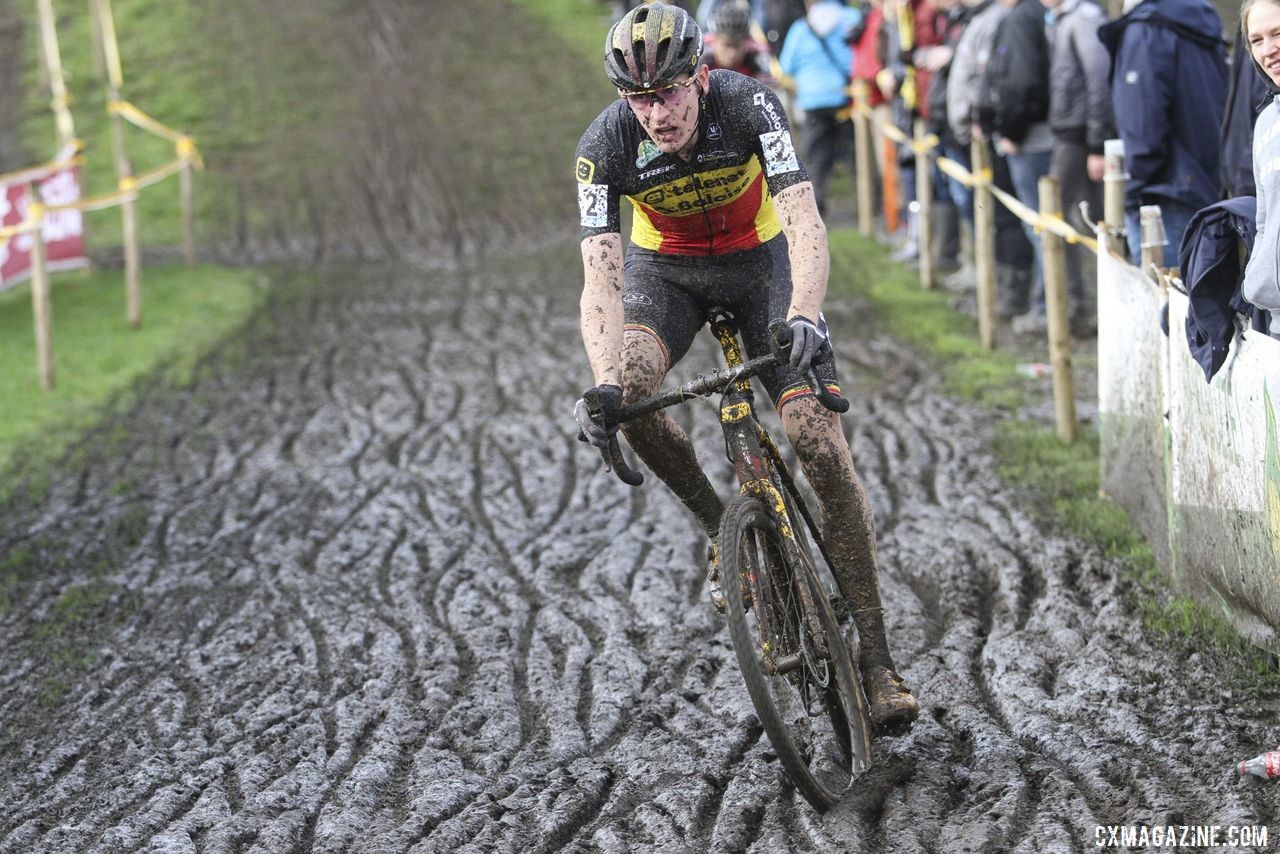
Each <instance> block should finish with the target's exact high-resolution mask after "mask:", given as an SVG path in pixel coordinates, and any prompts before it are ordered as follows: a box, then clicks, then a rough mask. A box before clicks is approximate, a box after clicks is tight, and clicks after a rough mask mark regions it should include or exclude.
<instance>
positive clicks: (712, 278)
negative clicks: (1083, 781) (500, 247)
mask: <svg viewBox="0 0 1280 854" xmlns="http://www.w3.org/2000/svg"><path fill="white" fill-rule="evenodd" d="M702 44H703V40H702V33H701V31H700V30H699V28H698V25H697V24H696V23H695V22H694V20H693V19H692V18H691V17H690V16H689V15H688V13H686V12H685V11H684V10H682V9H680V8H677V7H675V6H669V5H666V4H663V3H648V4H645V5H642V6H638V7H637V8H635V9H633V10H631V11H630V12H629V13H627V15H625V16H624V17H623V18H622V19H621V20H619V21H618V22H617V23H616V24H614V26H613V27H612V28H611V29H610V30H609V34H608V36H607V37H606V40H605V57H604V65H605V72H606V73H607V74H608V76H609V79H610V80H612V81H613V84H614V85H615V86H616V87H617V89H618V94H619V96H620V98H619V100H618V101H616V102H614V103H613V104H611V105H610V106H608V107H606V108H605V110H604V112H602V113H601V114H600V115H599V116H598V117H597V118H596V120H595V121H594V122H593V123H592V124H591V127H590V128H588V129H587V132H586V133H585V134H584V135H583V137H582V141H581V142H580V143H579V145H578V151H577V161H576V164H575V170H576V176H577V179H578V207H579V213H580V216H581V226H582V260H583V268H584V272H585V283H584V285H583V291H582V302H581V310H582V320H581V323H582V336H583V343H584V345H585V347H586V351H587V358H588V360H589V361H590V363H591V370H592V373H593V375H594V378H595V382H596V383H597V386H596V387H595V388H596V391H597V393H598V397H599V400H601V401H602V403H603V406H602V407H601V410H599V415H598V416H597V418H595V419H593V418H592V415H591V413H590V412H589V411H588V407H587V406H586V404H585V402H584V401H581V400H580V401H578V404H577V406H576V407H575V413H576V415H577V419H578V422H579V425H580V426H581V428H582V430H583V433H584V434H585V435H586V436H587V438H588V439H589V440H590V441H591V443H592V444H593V445H595V446H597V447H601V448H603V447H606V446H607V445H608V442H609V439H610V438H611V437H612V436H613V434H614V433H615V432H616V431H617V429H618V427H617V424H616V418H615V417H614V415H616V413H617V412H618V410H619V409H620V407H621V406H622V404H623V402H624V401H626V402H628V403H630V402H633V401H636V400H640V399H642V398H644V397H647V396H649V395H651V394H653V393H654V392H655V391H657V390H658V388H659V386H660V385H661V383H662V380H663V377H664V376H666V373H667V371H668V370H669V369H670V368H671V367H672V366H674V365H675V364H676V363H677V362H678V361H679V360H680V358H681V357H682V356H684V354H685V352H686V351H687V350H688V349H689V345H690V344H691V342H692V341H693V338H694V336H695V335H696V334H697V332H698V330H699V329H700V328H701V327H702V326H703V324H704V323H705V322H706V320H707V311H708V309H710V308H712V307H714V306H721V307H724V308H726V309H728V310H729V311H731V312H732V313H733V314H734V316H735V317H736V319H737V322H738V325H739V329H740V332H741V334H742V337H743V340H744V343H745V345H746V348H747V352H748V355H749V356H758V355H761V354H764V353H767V352H769V349H770V347H771V339H770V337H769V333H768V325H769V321H770V320H772V319H774V318H778V317H782V318H785V319H786V321H787V323H788V324H789V325H790V327H791V330H792V333H793V340H794V344H793V346H792V350H791V360H790V364H789V365H787V364H784V365H782V366H781V367H780V368H777V369H774V370H773V371H770V372H767V373H765V374H763V375H762V376H761V379H762V380H763V382H764V385H765V387H766V389H767V390H768V393H769V395H770V397H771V398H772V400H773V403H774V405H775V406H776V407H777V408H778V411H779V413H780V415H781V418H782V423H783V425H784V427H785V429H786V432H787V436H788V438H789V439H790V440H791V443H792V444H793V445H794V446H795V449H796V453H797V456H798V457H799V459H800V463H801V465H802V466H803V468H804V472H805V475H806V477H807V478H808V479H809V482H810V484H811V485H812V486H813V489H814V492H815V493H816V495H817V498H818V502H819V504H820V506H821V508H822V523H823V529H824V530H825V532H826V537H827V542H828V544H829V546H830V551H831V555H832V559H833V563H834V564H835V565H834V566H833V570H834V571H835V574H836V577H837V580H838V582H839V586H840V590H841V593H842V594H843V595H844V596H845V598H846V599H847V600H848V601H849V602H850V603H852V606H853V614H854V620H855V622H856V624H857V628H858V635H859V638H860V641H861V643H860V647H861V661H860V663H861V666H862V674H863V682H864V685H865V688H866V691H867V696H868V699H869V701H870V705H871V716H872V720H873V722H874V723H875V725H876V726H877V727H878V728H879V729H880V730H881V731H885V732H895V731H901V730H903V729H905V728H906V727H907V726H909V725H910V723H911V722H912V721H913V720H915V718H916V716H917V714H918V708H917V705H916V700H915V698H914V697H913V696H912V695H911V692H910V690H909V689H908V687H907V685H906V684H905V683H904V682H903V681H902V679H901V678H900V677H899V676H898V674H897V673H896V672H895V668H894V664H893V659H892V658H891V656H890V654H889V648H888V644H887V642H886V640H885V632H884V614H883V608H882V606H881V601H880V589H879V581H878V578H877V571H876V549H875V528H874V522H873V520H872V515H871V506H870V503H869V502H868V500H867V496H866V493H865V492H864V490H863V488H862V483H861V481H860V480H859V479H858V475H857V473H856V472H855V471H854V467H853V457H852V454H851V452H850V449H849V445H848V443H847V442H846V441H845V438H844V434H843V432H842V431H841V428H840V423H839V419H838V417H837V416H836V415H835V414H834V413H831V412H829V411H827V410H826V409H824V408H822V407H821V405H820V404H819V403H818V401H817V399H816V398H815V397H814V395H813V392H812V390H811V388H810V387H809V385H808V383H807V382H806V381H805V379H804V378H803V374H804V372H805V371H807V370H808V369H809V367H810V365H811V363H812V364H814V366H815V367H816V370H817V372H818V376H819V378H820V380H821V381H822V382H823V383H825V384H826V385H827V386H828V388H830V389H831V390H832V391H836V392H838V390H839V386H838V383H837V379H836V372H835V363H834V359H833V358H830V357H828V356H829V353H830V342H829V340H828V337H827V330H826V323H825V322H824V320H823V318H822V313H821V308H822V300H823V297H824V295H825V293H826V288H827V273H828V267H829V258H828V251H827V239H826V227H825V226H824V225H823V223H822V218H821V217H820V216H819V214H818V208H817V204H816V202H815V200H814V194H813V185H812V184H811V183H810V181H809V176H808V174H807V173H806V172H805V169H804V166H803V165H802V164H801V163H800V162H799V160H798V159H797V157H796V153H795V148H794V147H793V145H792V141H791V133H790V128H789V126H788V124H787V119H786V116H785V114H784V113H783V110H782V105H781V103H780V102H779V101H778V99H777V98H776V97H775V96H774V94H773V93H772V92H770V91H769V90H768V89H767V88H766V87H765V86H764V85H762V84H760V83H759V82H757V81H755V80H752V79H751V78H749V77H745V76H743V75H741V74H737V73H734V72H732V71H726V70H716V71H709V70H708V68H707V67H706V66H705V65H702V64H700V58H701V53H702ZM623 196H625V197H626V198H627V199H628V201H630V202H631V205H632V207H633V209H634V219H633V223H632V229H631V242H630V245H629V246H628V247H627V249H626V252H625V258H624V252H623V246H622V234H621V231H622V226H621V220H620V211H619V205H620V201H621V198H622V197H623ZM820 352H821V353H822V357H820V358H819V359H818V360H815V356H817V355H818V354H819V353H820ZM611 413H612V414H611ZM622 430H623V435H624V436H625V438H626V440H627V442H628V443H629V444H630V445H631V447H632V448H633V449H634V450H635V452H636V453H637V454H638V455H639V456H640V458H641V459H642V460H644V462H645V464H646V465H648V466H649V468H650V469H652V470H653V472H654V473H655V474H657V475H658V477H660V478H661V479H662V481H663V482H664V483H666V484H667V486H668V487H669V488H670V489H671V490H672V491H673V492H674V493H675V494H676V496H677V497H679V498H680V500H681V501H683V502H684V504H685V505H686V506H687V507H688V508H689V509H690V510H691V511H692V512H693V513H694V515H695V516H696V517H697V518H698V521H699V522H700V523H701V524H702V527H703V529H704V530H705V531H706V532H707V535H708V536H709V537H710V538H711V539H712V541H713V542H714V540H715V537H716V534H717V532H718V530H719V526H720V516H721V511H722V509H723V505H722V503H721V501H720V498H719V496H718V495H717V494H716V492H715V490H714V489H713V488H712V486H711V483H710V482H709V481H708V480H707V478H706V475H705V474H704V473H703V471H702V469H701V467H699V465H698V462H697V459H696V457H695V455H694V450H693V445H692V444H691V443H690V441H689V438H688V437H687V436H686V435H685V433H684V431H683V430H681V429H680V427H679V426H678V425H677V424H676V422H675V421H674V420H673V419H672V418H671V416H670V415H668V414H666V413H661V412H660V413H655V414H653V415H648V416H645V417H643V418H639V419H636V420H635V421H632V422H629V423H628V424H627V425H625V426H624V427H623V428H622ZM715 563H716V562H715V560H714V558H713V559H712V560H711V567H710V571H709V575H710V577H711V580H712V585H713V600H715V601H716V602H717V606H718V607H723V596H722V595H721V594H720V593H719V590H718V588H717V586H716V584H715V582H716V578H715V570H716V567H715ZM734 588H735V589H736V585H734Z"/></svg>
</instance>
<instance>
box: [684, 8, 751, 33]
mask: <svg viewBox="0 0 1280 854" xmlns="http://www.w3.org/2000/svg"><path fill="white" fill-rule="evenodd" d="M725 3H742V4H747V0H702V2H701V3H699V4H698V15H697V20H698V26H700V27H702V31H703V32H709V31H710V30H712V29H714V28H715V23H714V21H715V11H716V9H719V8H720V7H721V6H723V5H724V4H725ZM748 5H750V6H751V19H752V20H753V21H754V22H755V23H757V24H760V25H761V26H762V27H763V26H764V0H750V3H749V4H748Z"/></svg>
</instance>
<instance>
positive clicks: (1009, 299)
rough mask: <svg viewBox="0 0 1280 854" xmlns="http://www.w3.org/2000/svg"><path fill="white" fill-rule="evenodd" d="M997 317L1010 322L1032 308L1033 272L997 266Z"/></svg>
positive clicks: (1010, 266) (1006, 265) (1002, 265)
mask: <svg viewBox="0 0 1280 854" xmlns="http://www.w3.org/2000/svg"><path fill="white" fill-rule="evenodd" d="M996 294H997V297H996V316H997V317H999V318H1000V319H1001V320H1010V319H1012V318H1014V317H1017V316H1018V315H1021V314H1026V313H1027V311H1028V310H1029V309H1030V308H1031V270H1029V269H1026V268H1022V267H1014V266H1013V265H1011V264H997V265H996Z"/></svg>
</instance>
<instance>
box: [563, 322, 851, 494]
mask: <svg viewBox="0 0 1280 854" xmlns="http://www.w3.org/2000/svg"><path fill="white" fill-rule="evenodd" d="M769 333H770V335H772V336H773V339H774V342H775V343H776V344H777V347H776V348H775V349H774V350H773V352H771V353H767V354H765V355H763V356H757V357H756V358H754V359H750V360H748V361H746V362H743V363H742V364H741V365H737V366H736V367H732V368H720V369H719V370H716V371H712V372H711V373H709V374H700V375H698V376H697V377H695V378H694V379H692V380H689V381H688V382H686V383H684V384H683V385H681V386H680V387H679V388H677V389H674V390H672V391H668V392H664V393H662V394H657V395H654V396H653V397H649V398H646V399H644V400H641V401H639V402H637V403H633V404H630V405H628V406H624V407H622V409H621V410H619V412H618V417H617V423H618V424H624V423H626V422H627V421H630V420H632V419H633V418H639V417H640V416H642V415H649V414H650V413H653V412H657V411H658V410H660V409H666V408H667V407H669V406H676V405H677V404H680V403H683V402H684V401H686V400H688V399H689V398H692V397H706V396H708V395H712V394H718V393H720V392H723V391H724V390H725V389H727V388H728V387H729V386H731V385H733V384H734V383H736V382H738V381H740V380H744V379H748V378H750V377H753V376H755V375H756V374H759V373H760V372H761V371H765V370H768V369H769V368H774V367H777V366H778V365H781V364H784V363H785V362H786V361H787V359H788V357H789V355H790V352H791V327H790V326H788V325H787V323H786V322H785V321H782V320H775V321H773V322H772V323H770V324H769ZM831 356H832V352H831V345H830V343H828V344H825V345H824V348H823V349H822V350H819V351H818V354H817V356H815V357H814V360H815V362H817V363H821V362H823V361H825V360H826V359H829V358H831ZM804 378H805V380H806V381H807V382H808V383H809V387H810V388H811V389H813V393H814V396H815V397H817V398H818V402H819V403H821V404H822V405H823V406H824V407H826V408H827V409H829V410H831V411H832V412H835V413H837V414H843V413H845V412H848V411H849V401H848V399H847V398H844V397H841V396H840V395H839V394H836V393H835V392H832V391H829V390H828V389H827V387H826V386H825V385H824V384H823V383H822V381H821V380H820V379H819V378H818V373H817V371H816V370H815V369H814V366H813V365H810V366H809V370H808V371H806V372H805V374H804ZM582 400H583V402H584V403H586V405H587V411H588V412H589V413H591V416H592V417H593V418H596V417H598V416H599V415H600V414H601V413H602V411H603V410H602V407H601V404H600V400H599V395H598V394H597V392H596V390H595V389H588V390H587V391H585V392H584V393H583V395H582ZM605 457H606V459H605V463H606V465H607V466H608V467H609V469H610V470H612V471H613V472H614V474H616V475H617V476H618V479H619V480H621V481H622V482H623V483H625V484H627V485H628V486H639V485H640V484H642V483H644V475H643V474H642V473H640V472H638V471H636V470H635V469H633V468H631V466H630V465H628V464H627V461H626V459H625V458H624V457H623V455H622V448H621V446H620V445H619V444H618V437H617V436H616V435H614V436H612V437H610V439H609V447H608V450H607V452H606V454H605Z"/></svg>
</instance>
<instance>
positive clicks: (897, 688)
mask: <svg viewBox="0 0 1280 854" xmlns="http://www.w3.org/2000/svg"><path fill="white" fill-rule="evenodd" d="M862 687H863V690H865V691H866V692H867V705H868V706H869V707H870V709H871V725H872V726H873V727H875V730H876V734H877V735H904V734H905V733H906V732H907V730H909V729H911V724H913V723H914V722H915V719H916V718H918V717H919V716H920V706H919V704H918V703H916V698H915V697H913V696H912V695H911V688H910V687H909V686H908V685H907V683H906V682H905V681H903V679H902V677H901V676H899V675H898V674H897V673H895V672H894V671H893V669H892V668H889V667H884V666H882V665H872V666H870V667H868V666H866V665H864V666H863V670H862Z"/></svg>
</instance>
